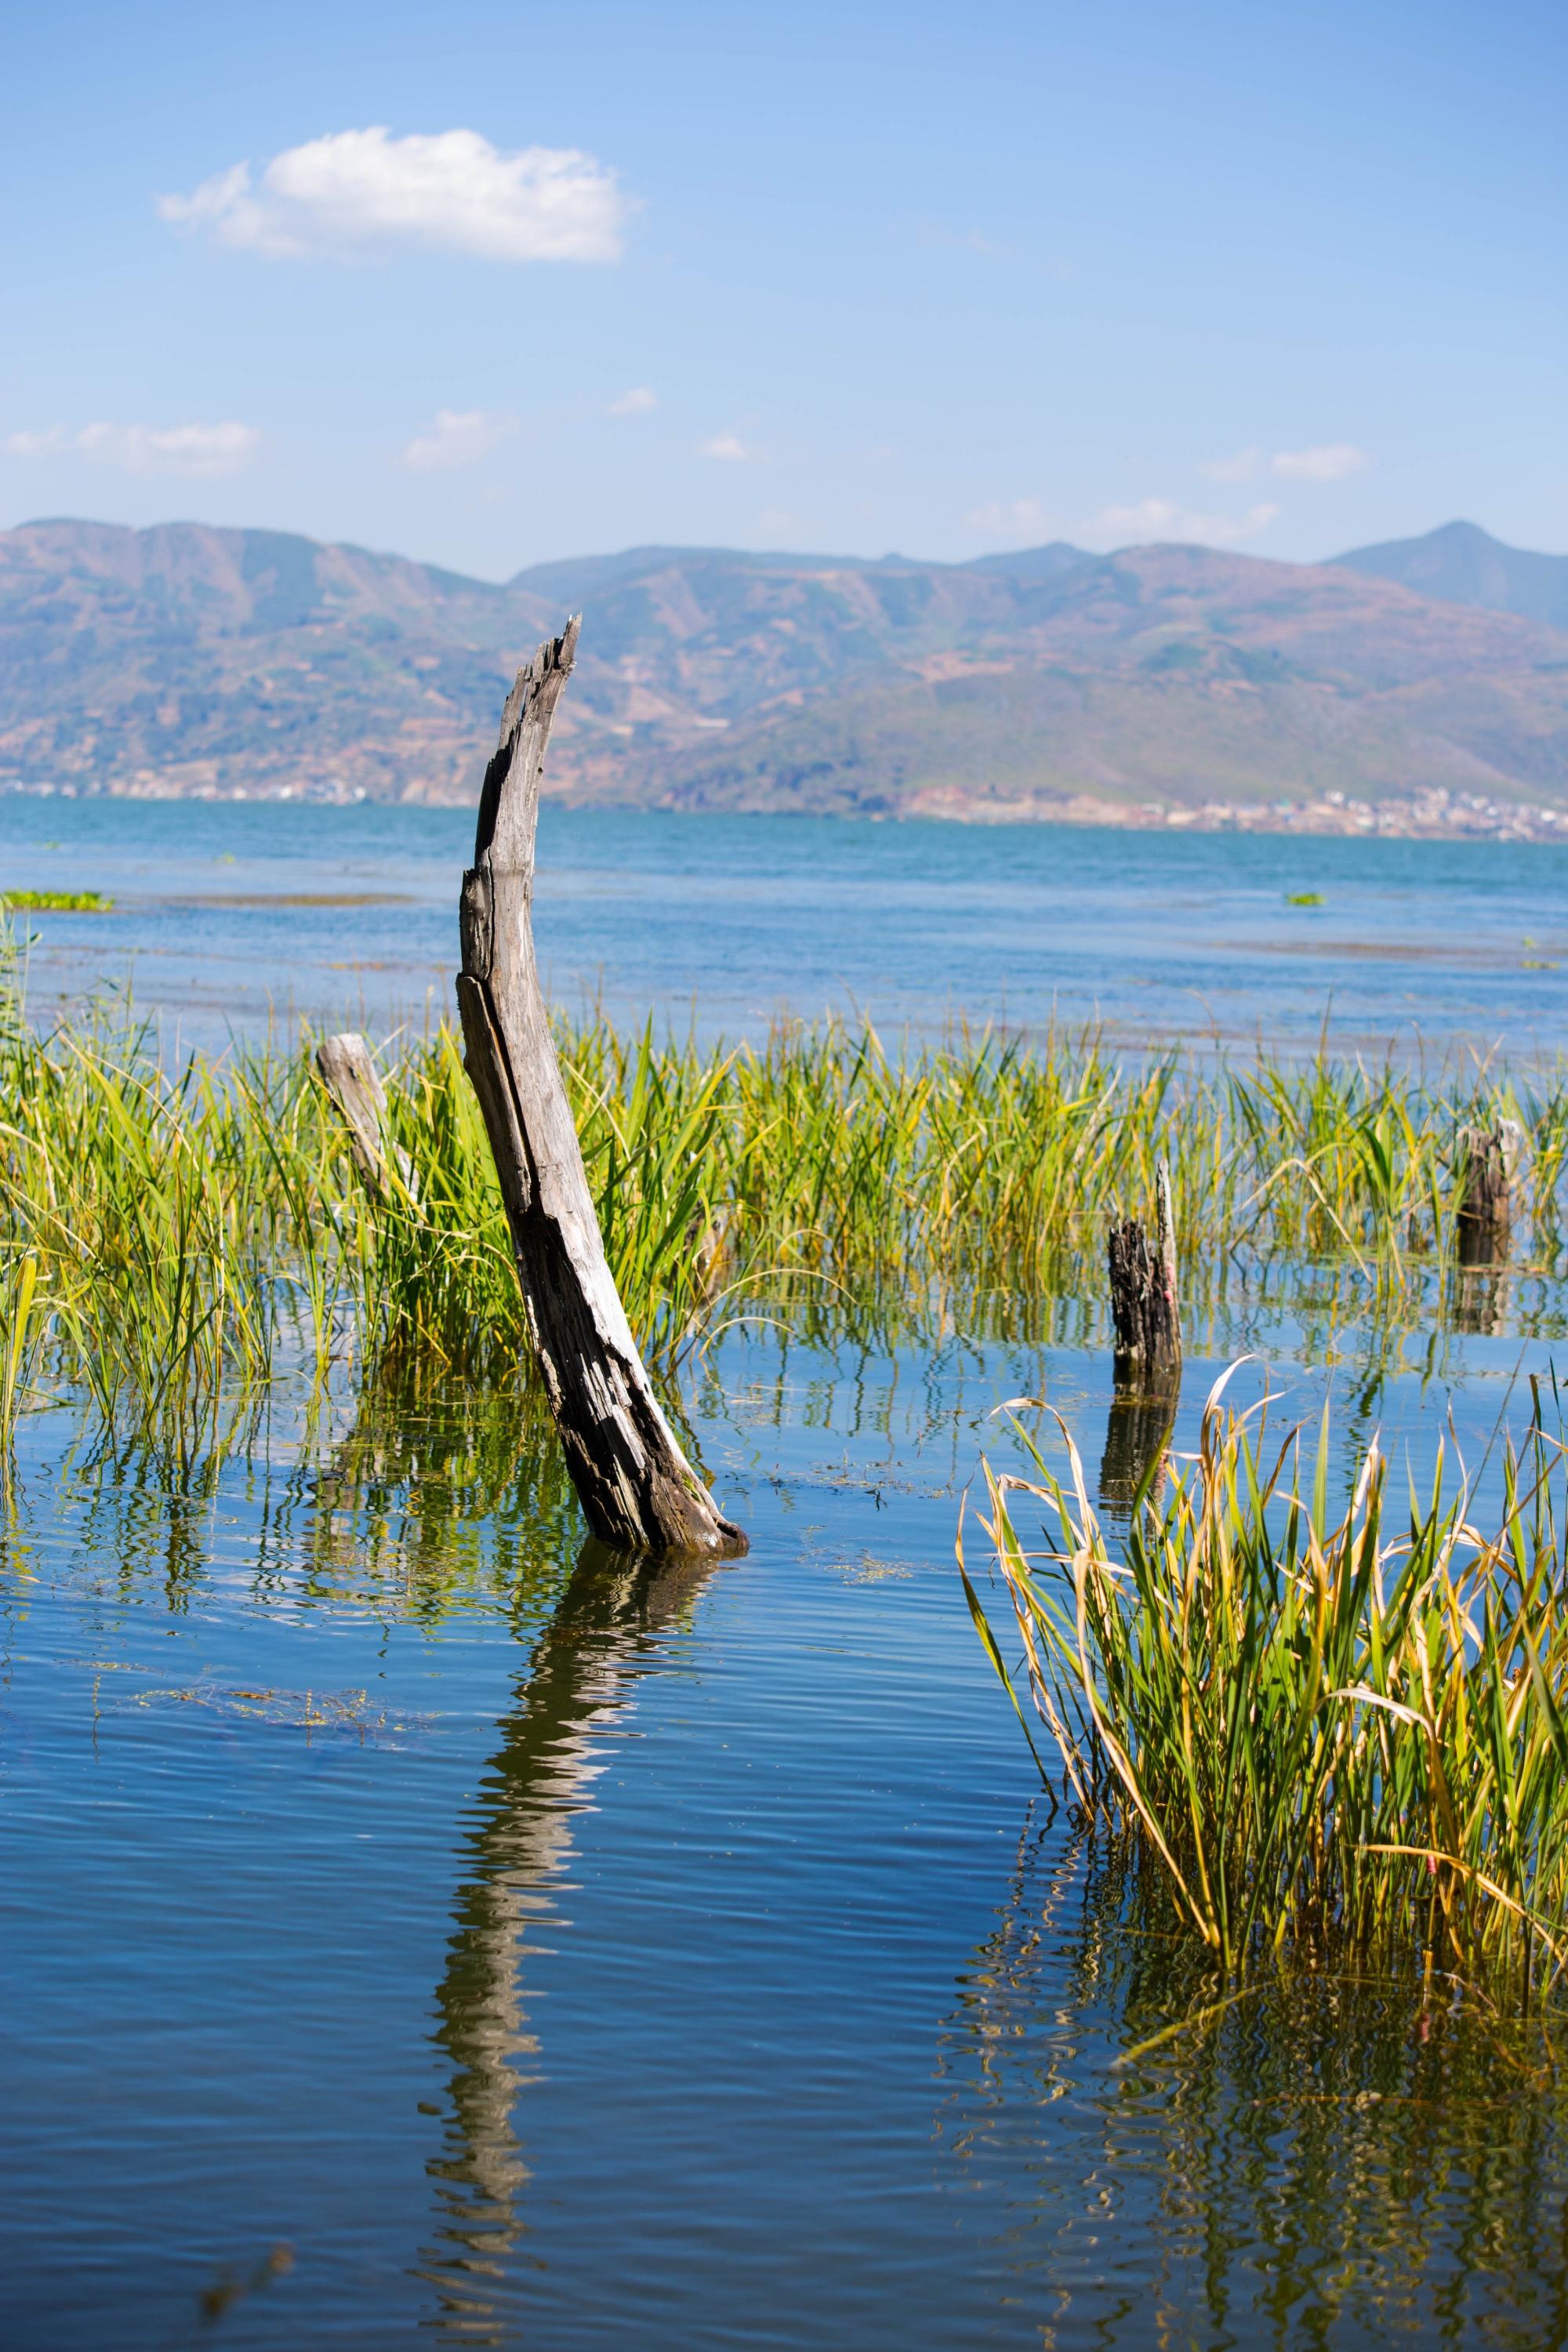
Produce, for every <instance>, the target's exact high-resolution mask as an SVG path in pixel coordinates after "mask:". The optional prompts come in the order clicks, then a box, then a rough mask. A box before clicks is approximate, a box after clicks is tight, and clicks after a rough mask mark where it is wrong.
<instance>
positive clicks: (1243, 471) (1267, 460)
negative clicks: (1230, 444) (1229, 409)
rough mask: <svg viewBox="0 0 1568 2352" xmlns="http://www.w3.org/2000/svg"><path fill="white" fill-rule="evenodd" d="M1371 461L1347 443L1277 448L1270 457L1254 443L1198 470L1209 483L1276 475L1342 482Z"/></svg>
mask: <svg viewBox="0 0 1568 2352" xmlns="http://www.w3.org/2000/svg"><path fill="white" fill-rule="evenodd" d="M1371 463H1372V459H1371V458H1370V457H1368V456H1367V454H1366V451H1365V450H1364V449H1358V448H1356V447H1355V446H1354V444H1353V443H1352V442H1349V441H1324V442H1321V443H1319V444H1317V445H1316V446H1314V447H1312V448H1310V449H1280V450H1278V451H1277V452H1276V453H1275V455H1274V456H1273V457H1270V456H1269V455H1268V451H1267V450H1266V449H1260V448H1258V446H1256V444H1255V445H1254V446H1252V447H1251V448H1250V449H1238V450H1237V453H1236V455H1235V457H1215V458H1214V459H1213V460H1212V461H1211V462H1210V463H1209V464H1208V465H1206V466H1200V467H1199V468H1198V471H1199V472H1200V473H1201V474H1205V475H1206V476H1207V478H1208V479H1209V480H1210V481H1211V482H1252V481H1256V480H1257V478H1258V475H1259V474H1277V475H1278V476H1279V478H1280V480H1281V481H1286V482H1342V481H1343V479H1344V478H1345V476H1346V475H1347V474H1359V473H1360V472H1361V471H1362V470H1363V467H1367V466H1370V465H1371Z"/></svg>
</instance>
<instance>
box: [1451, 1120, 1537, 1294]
mask: <svg viewBox="0 0 1568 2352" xmlns="http://www.w3.org/2000/svg"><path fill="white" fill-rule="evenodd" d="M1524 1151H1525V1139H1524V1129H1523V1128H1522V1127H1521V1125H1520V1123H1519V1121H1518V1119H1516V1118H1500V1119H1499V1121H1498V1123H1497V1125H1496V1126H1495V1127H1493V1128H1484V1127H1462V1128H1461V1129H1459V1133H1458V1163H1459V1194H1458V1215H1457V1218H1456V1220H1455V1223H1456V1226H1457V1239H1458V1252H1459V1264H1460V1265H1496V1264H1497V1263H1498V1261H1499V1260H1500V1258H1504V1257H1506V1256H1507V1255H1508V1245H1509V1229H1510V1226H1511V1224H1512V1223H1513V1191H1514V1185H1515V1182H1516V1181H1517V1180H1518V1176H1519V1172H1520V1168H1521V1163H1522V1161H1523V1159H1524Z"/></svg>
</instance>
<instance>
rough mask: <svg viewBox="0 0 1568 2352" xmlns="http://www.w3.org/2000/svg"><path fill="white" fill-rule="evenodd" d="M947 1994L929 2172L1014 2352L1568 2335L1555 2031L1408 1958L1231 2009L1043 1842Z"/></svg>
mask: <svg viewBox="0 0 1568 2352" xmlns="http://www.w3.org/2000/svg"><path fill="white" fill-rule="evenodd" d="M960 1982H961V1991H960V1996H959V2000H958V2002H957V2004H956V2006H955V2008H954V2010H953V2011H952V2014H951V2015H950V2017H949V2018H948V2020H947V2022H946V2025H945V2028H944V2030H943V2032H942V2040H941V2044H940V2054H939V2063H938V2069H937V2072H938V2078H939V2080H940V2082H941V2083H942V2086H943V2097H942V2105H941V2107H940V2109H939V2112H938V2116H937V2133H938V2137H939V2139H940V2140H941V2142H942V2146H943V2147H944V2149H945V2159H946V2160H945V2173H946V2185H947V2186H949V2187H950V2188H952V2189H961V2190H963V2192H964V2196H963V2202H962V2205H961V2208H960V2210H961V2212H962V2213H963V2215H968V2214H969V2213H971V2212H978V2213H985V2214H986V2215H987V2216H988V2221H987V2222H986V2223H985V2224H984V2225H982V2226H984V2228H985V2229H986V2231H987V2235H988V2240H989V2246H988V2251H989V2253H990V2256H991V2258H992V2260H993V2261H994V2264H995V2268H996V2274H997V2287H998V2298H999V2300H1005V2302H1006V2303H1007V2304H1008V2305H1009V2307H1010V2308H1012V2309H1014V2310H1017V2309H1018V2308H1019V2307H1020V2306H1021V2307H1022V2308H1023V2309H1024V2310H1026V2311H1027V2313H1028V2314H1029V2316H1030V2323H1031V2327H1032V2330H1033V2333H1032V2335H1031V2340H1032V2341H1033V2340H1037V2341H1038V2342H1039V2343H1040V2344H1041V2345H1043V2346H1047V2347H1056V2346H1066V2345H1069V2344H1070V2345H1079V2344H1084V2343H1087V2342H1093V2343H1097V2344H1099V2343H1109V2344H1124V2345H1127V2346H1142V2345H1143V2344H1149V2343H1161V2342H1164V2343H1171V2344H1183V2345H1185V2344H1193V2345H1195V2344H1198V2343H1209V2342H1227V2343H1238V2344H1250V2343H1268V2344H1281V2345H1285V2344H1291V2345H1294V2344H1304V2345H1305V2344H1313V2345H1315V2344H1324V2345H1327V2344H1360V2343H1364V2342H1371V2341H1374V2340H1376V2339H1377V2338H1379V2337H1381V2336H1389V2337H1392V2338H1394V2339H1395V2340H1412V2341H1420V2342H1425V2343H1438V2344H1464V2345H1468V2344H1472V2343H1478V2342H1493V2343H1498V2344H1509V2345H1519V2346H1524V2345H1530V2346H1531V2347H1535V2346H1542V2347H1545V2346H1561V2345H1563V2344H1568V2105H1565V2101H1564V2089H1565V2080H1564V2069H1563V2057H1564V2054H1565V2053H1564V2043H1563V2032H1562V2029H1561V2027H1560V2026H1559V2027H1557V2028H1548V2027H1547V2026H1546V2025H1544V2024H1543V2023H1542V2021H1541V2020H1540V2019H1531V2018H1525V2017H1520V2016H1510V2015H1507V2014H1504V2013H1501V2012H1500V2011H1499V2010H1498V2009H1496V2008H1494V2007H1493V2006H1492V2004H1491V2003H1490V2002H1489V2000H1487V1999H1486V1998H1485V1996H1484V1995H1483V1994H1482V1993H1480V1992H1479V1991H1478V1990H1475V1989H1474V1988H1472V1987H1469V1986H1468V1985H1465V1984H1461V1983H1460V1982H1458V1980H1457V1979H1452V1978H1449V1977H1445V1976H1441V1975H1437V1974H1426V1975H1424V1974H1423V1972H1422V1970H1421V1968H1420V1966H1419V1965H1418V1964H1417V1963H1415V1962H1413V1963H1412V1964H1411V1966H1410V1967H1409V1968H1408V1969H1403V1968H1400V1967H1399V1966H1397V1965H1395V1964H1394V1963H1389V1964H1386V1965H1384V1966H1381V1967H1373V1968H1365V1967H1363V1968H1347V1969H1345V1970H1343V1971H1338V1970H1336V1969H1334V1968H1332V1967H1331V1966H1327V1965H1320V1966H1314V1967H1308V1966H1304V1965H1301V1966H1287V1967H1284V1968H1282V1969H1280V1970H1279V1972H1277V1973H1275V1974H1272V1975H1268V1976H1265V1977H1264V1978H1262V1979H1259V1980H1258V1983H1257V1984H1256V1985H1255V1986H1254V1987H1252V1988H1250V1989H1249V1990H1247V1994H1246V1996H1245V1997H1244V1998H1240V1999H1236V1998H1234V1995H1235V1992H1236V1990H1237V1989H1236V1988H1235V1987H1234V1986H1226V1984H1223V1983H1220V1982H1218V1981H1216V1979H1215V1977H1214V1976H1213V1975H1212V1973H1211V1972H1210V1970H1209V1968H1208V1965H1207V1963H1206V1960H1205V1957H1204V1955H1203V1953H1202V1951H1201V1948H1194V1943H1193V1941H1192V1939H1191V1938H1189V1937H1183V1936H1182V1935H1181V1934H1180V1933H1179V1931H1177V1930H1176V1929H1175V1928H1174V1927H1173V1922H1172V1920H1171V1918H1170V1916H1169V1913H1168V1911H1167V1910H1166V1908H1165V1906H1163V1904H1162V1903H1160V1902H1159V1901H1158V1900H1148V1899H1146V1898H1145V1895H1144V1894H1143V1892H1142V1888H1141V1886H1140V1885H1139V1883H1138V1881H1137V1879H1136V1876H1135V1874H1132V1873H1131V1871H1130V1870H1129V1869H1128V1868H1127V1866H1126V1865H1125V1862H1124V1860H1123V1858H1122V1857H1121V1856H1120V1855H1119V1854H1118V1853H1115V1852H1110V1853H1107V1852H1104V1851H1100V1852H1096V1851H1095V1849H1094V1848H1093V1847H1092V1846H1090V1845H1089V1844H1088V1843H1085V1842H1082V1841H1076V1840H1074V1839H1073V1838H1071V1837H1070V1836H1069V1835H1068V1834H1066V1833H1065V1832H1056V1831H1053V1830H1047V1831H1044V1832H1040V1833H1039V1834H1038V1835H1035V1834H1033V1833H1031V1835H1030V1837H1029V1838H1028V1839H1027V1840H1026V1843H1025V1844H1024V1846H1023V1848H1022V1849H1021V1851H1020V1855H1019V1860H1018V1864H1017V1868H1016V1874H1015V1876H1014V1879H1013V1883H1012V1885H1011V1888H1010V1890H1009V1893H1008V1898H1007V1901H1006V1903H1005V1907H1004V1909H1003V1911H1002V1913H1001V1915H1000V1921H999V1924H998V1926H997V1927H996V1928H995V1929H994V1931H993V1933H992V1934H991V1935H989V1936H988V1937H985V1938H984V1941H983V1942H982V1943H981V1944H980V1945H979V1946H977V1947H976V1948H975V1951H974V1953H973V1958H972V1960H971V1962H970V1964H969V1966H968V1967H967V1968H966V1969H965V1970H964V1972H963V1977H962V1979H961V1980H960ZM1172 2026H1176V2027H1177V2028H1178V2030H1177V2031H1175V2032H1173V2033H1171V2034H1170V2036H1169V2038H1168V2039H1163V2040H1162V2041H1160V2042H1158V2043H1157V2045H1156V2046H1154V2047H1152V2048H1146V2049H1144V2051H1143V2054H1142V2055H1140V2056H1130V2053H1134V2052H1136V2051H1138V2050H1139V2048H1140V2046H1141V2045H1143V2044H1146V2043H1148V2042H1150V2041H1151V2040H1152V2037H1155V2036H1157V2035H1163V2034H1164V2032H1165V2030H1166V2029H1167V2028H1169V2027H1172Z"/></svg>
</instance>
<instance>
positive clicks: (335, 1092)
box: [316, 1029, 414, 1193]
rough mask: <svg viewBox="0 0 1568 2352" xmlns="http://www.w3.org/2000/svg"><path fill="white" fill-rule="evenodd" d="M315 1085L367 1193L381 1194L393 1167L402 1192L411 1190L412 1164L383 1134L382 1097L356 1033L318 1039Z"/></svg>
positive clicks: (344, 1032)
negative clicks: (335, 1116) (336, 1119)
mask: <svg viewBox="0 0 1568 2352" xmlns="http://www.w3.org/2000/svg"><path fill="white" fill-rule="evenodd" d="M316 1067H317V1069H318V1070H319V1071H320V1072H321V1083H322V1085H323V1086H324V1087H326V1089H327V1092H328V1093H329V1094H330V1095H331V1098H332V1100H333V1101H334V1102H335V1103H336V1105H337V1107H338V1108H339V1109H340V1110H341V1111H342V1115H343V1118H344V1119H345V1121H346V1122H347V1125H348V1130H349V1145H350V1148H351V1150H353V1156H354V1165H355V1167H356V1168H357V1169H358V1170H359V1172H360V1174H361V1175H362V1176H363V1178H364V1180H365V1182H366V1183H367V1184H368V1185H369V1186H370V1188H371V1190H372V1192H385V1191H386V1189H387V1184H388V1181H389V1180H390V1176H391V1171H392V1169H393V1168H394V1167H395V1168H396V1170H397V1172H398V1175H399V1176H400V1177H401V1178H402V1180H403V1185H404V1189H405V1192H410V1193H412V1192H413V1191H414V1163H413V1161H412V1160H410V1159H409V1157H408V1154H407V1152H406V1151H404V1150H401V1149H400V1148H399V1147H398V1146H397V1145H396V1144H392V1145H390V1146H389V1144H388V1142H387V1135H386V1092H385V1089H384V1087H383V1086H382V1083H381V1079H380V1077H379V1076H377V1073H376V1067H375V1064H374V1062H373V1061H372V1060H371V1058H370V1048H369V1046H368V1045H366V1044H365V1042H364V1039H363V1037H362V1036H361V1035H360V1034H359V1032H358V1030H357V1029H345V1030H344V1031H343V1032H342V1034H341V1035H340V1036H337V1037H323V1038H322V1040H321V1044H320V1045H318V1046H317V1048H316Z"/></svg>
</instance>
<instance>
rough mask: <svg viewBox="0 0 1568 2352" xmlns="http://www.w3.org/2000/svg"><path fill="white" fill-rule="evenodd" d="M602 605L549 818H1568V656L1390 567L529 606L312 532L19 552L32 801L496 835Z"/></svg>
mask: <svg viewBox="0 0 1568 2352" xmlns="http://www.w3.org/2000/svg"><path fill="white" fill-rule="evenodd" d="M1437 536H1438V537H1441V536H1442V534H1438V535H1437ZM1415 544H1417V545H1420V544H1426V542H1415ZM1504 552H1507V551H1504ZM1520 560H1521V561H1522V560H1524V559H1520ZM1529 560H1531V561H1533V562H1543V563H1544V562H1551V561H1552V559H1548V558H1534V559H1529ZM577 606H580V607H582V608H583V609H584V614H585V618H584V633H583V652H582V656H581V659H580V662H579V667H578V673H577V677H576V678H575V679H574V683H573V687H572V689H571V692H570V694H569V695H568V696H567V698H566V700H565V702H564V704H563V715H562V720H561V723H560V727H559V730H558V735H557V744H556V749H555V751H553V753H552V763H551V767H552V772H551V777H550V789H551V790H552V791H553V792H556V793H565V794H569V795H571V796H573V797H576V798H580V799H594V800H602V801H614V802H630V803H638V804H641V805H645V806H662V807H676V808H698V807H700V808H749V809H804V810H821V811H844V812H847V811H859V812H862V813H866V814H910V813H916V812H926V813H931V814H951V815H982V816H984V815H993V816H994V815H1001V814H1039V815H1046V814H1051V813H1052V812H1065V813H1068V814H1072V813H1076V814H1086V813H1091V812H1093V811H1095V810H1105V811H1108V812H1111V813H1114V811H1115V810H1116V809H1117V808H1118V807H1121V808H1127V807H1130V806H1131V807H1133V808H1136V807H1137V806H1138V805H1140V804H1142V803H1162V804H1165V805H1177V806H1180V805H1183V804H1185V805H1188V806H1197V805H1199V804H1202V803H1207V802H1212V801H1215V799H1221V800H1225V801H1230V802H1236V803H1253V802H1259V801H1275V800H1279V799H1281V798H1285V799H1297V800H1299V799H1300V798H1302V797H1304V796H1311V795H1314V794H1321V793H1328V792H1331V791H1334V790H1337V791H1340V792H1342V793H1346V794H1348V795H1352V796H1361V797H1364V798H1366V799H1368V800H1372V801H1375V800H1377V799H1379V798H1381V797H1383V796H1384V795H1389V794H1394V795H1398V794H1407V793H1412V792H1415V791H1418V790H1420V789H1422V788H1424V787H1426V786H1430V785H1446V786H1447V787H1448V788H1449V789H1450V790H1451V791H1465V792H1478V793H1491V794H1500V795H1502V796H1503V797H1504V798H1522V799H1524V800H1527V801H1528V800H1545V801H1557V800H1560V799H1568V633H1563V632H1558V631H1554V630H1552V629H1550V628H1546V627H1542V625H1539V623H1537V622H1536V621H1534V620H1531V619H1527V618H1523V617H1521V616H1519V615H1517V614H1511V613H1500V612H1496V611H1490V610H1486V609H1481V608H1479V606H1478V605H1477V604H1475V603H1474V602H1473V601H1459V602H1449V601H1444V602H1438V601H1435V600H1434V599H1433V598H1432V597H1431V596H1423V595H1418V594H1416V593H1413V592H1412V591H1411V590H1410V589H1409V588H1407V587H1405V586H1402V585H1398V584H1394V583H1391V582H1388V581H1386V580H1384V579H1382V578H1378V577H1372V576H1369V574H1368V572H1367V569H1366V567H1365V565H1364V564H1363V563H1362V562H1360V561H1359V560H1357V561H1351V560H1347V562H1345V563H1343V564H1341V565H1338V566H1313V565H1300V564H1284V563H1271V562H1261V561H1259V560H1258V559H1256V558H1251V557H1245V556H1238V555H1230V554H1222V553H1218V552H1216V551H1212V550H1208V549H1204V548H1181V547H1154V548H1137V549H1131V550H1128V551H1124V552H1122V553H1121V554H1117V555H1110V556H1091V555H1086V554H1084V553H1082V552H1081V551H1079V550H1077V549H1073V548H1067V547H1052V548H1045V549H1034V550H1027V551H1024V552H1023V553H1021V554H1017V555H1011V556H1005V557H987V558H984V559H982V560H981V561H980V562H975V563H969V564H937V563H919V562H912V561H906V560H905V559H904V558H901V557H898V556H889V557H887V558H885V559H883V560H882V561H880V562H861V561H858V560H857V559H853V558H844V557H836V556H793V555H744V554H736V553H733V552H731V551H725V550H722V549H679V548H645V549H637V550H633V551H630V552H628V553H626V554H622V555H615V556H603V557H589V558H584V559H581V560H578V561H574V562H562V563H553V564H545V565H540V566H537V567H535V568H534V569H532V570H531V571H528V572H521V573H520V574H519V575H518V577H517V578H516V579H515V580H512V581H510V583H506V584H505V585H495V584H491V583H486V582H483V581H476V580H468V579H464V578H462V577H460V576H459V575H458V574H456V573H453V572H443V571H440V570H438V569H437V568H435V567H433V566H430V565H426V564H420V563H413V562H405V561H404V560H403V559H401V558H399V557H395V556H385V555H375V554H371V553H368V552H366V551H364V550H363V549H358V548H349V547H323V546H318V545H317V544H316V543H315V542H314V541H310V540H306V539H301V538H297V537H292V536H289V535H288V534H284V533H280V532H273V531H260V530H209V529H206V528H205V527H204V526H200V525H195V524H167V525H164V526H162V527H161V528H159V529H157V530H146V531H132V530H121V529H119V528H117V527H114V526H110V525H108V524H101V523H88V522H40V523H30V524H26V525H25V526H23V527H22V528H21V529H20V530H13V531H8V532H4V533H0V785H3V784H5V783H24V784H31V785H38V784H43V783H53V784H56V785H59V784H67V783H68V784H70V785H72V786H73V787H74V788H75V789H77V790H78V791H85V792H118V793H126V792H129V793H193V792H195V793H215V792H216V793H233V792H240V791H243V792H247V793H267V792H277V791H280V790H283V789H289V790H293V791H299V792H307V793H325V794H331V795H334V796H344V795H347V794H348V793H356V792H359V793H367V794H369V795H370V796H372V797H384V798H390V799H424V800H443V801H453V800H471V799H473V798H474V797H475V796H476V794H477V791H478V785H479V776H480V774H481V772H482V770H483V765H484V760H485V757H486V754H487V753H488V751H489V749H490V747H491V745H492V744H493V741H494V735H495V728H496V724H497V719H498V716H499V712H500V705H501V701H502V698H503V697H504V694H505V691H506V688H507V686H508V685H509V683H510V677H511V675H512V671H513V669H514V667H515V666H516V664H517V661H518V659H519V657H520V656H521V654H522V653H523V652H525V651H526V650H527V649H528V648H530V647H531V646H532V645H533V644H534V643H535V642H537V640H538V639H539V638H540V637H541V636H542V635H546V634H548V633H550V632H552V631H553V630H555V629H557V628H559V626H560V625H561V622H562V619H563V615H564V614H565V613H566V611H567V610H568V609H571V608H574V607H577Z"/></svg>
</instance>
